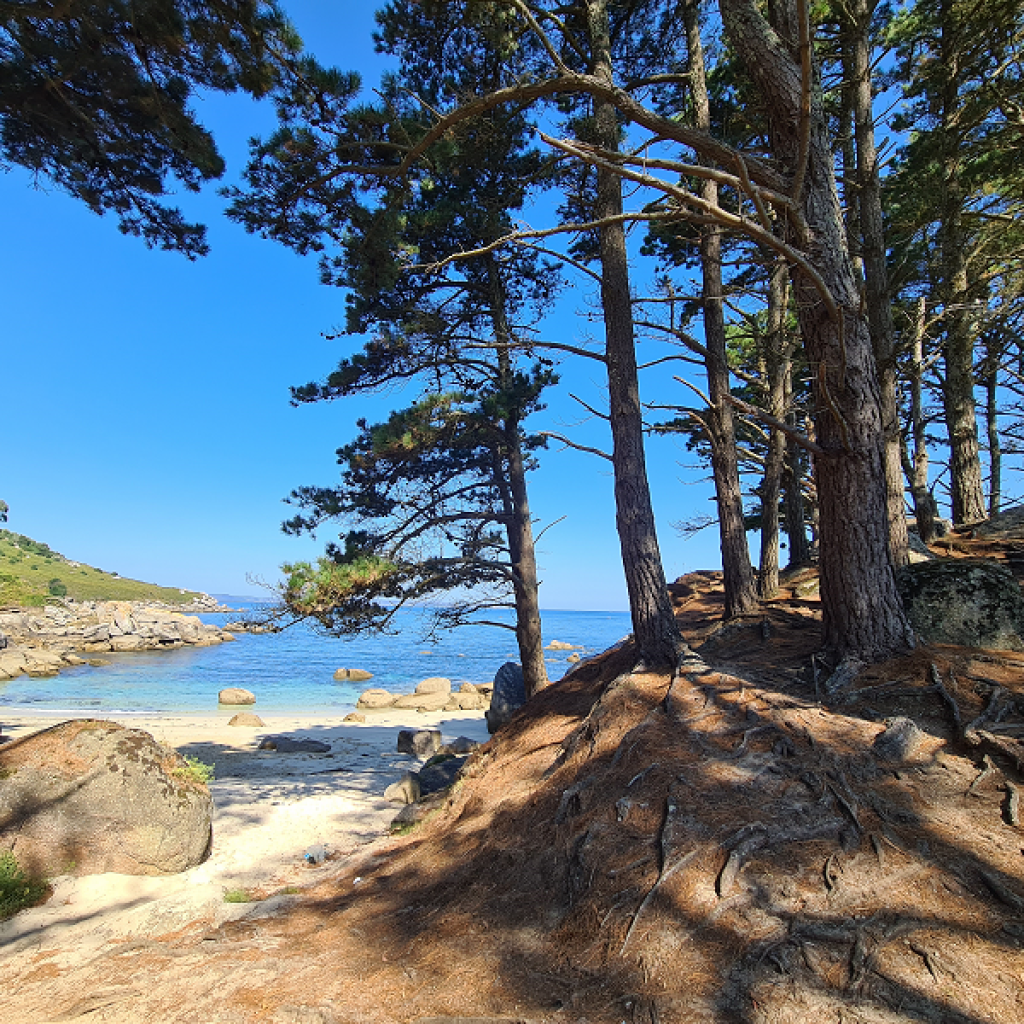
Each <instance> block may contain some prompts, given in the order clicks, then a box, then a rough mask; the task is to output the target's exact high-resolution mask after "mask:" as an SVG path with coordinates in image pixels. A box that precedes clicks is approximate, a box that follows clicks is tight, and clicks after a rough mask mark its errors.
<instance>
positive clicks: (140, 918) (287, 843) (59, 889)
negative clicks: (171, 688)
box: [0, 709, 489, 966]
mask: <svg viewBox="0 0 1024 1024" xmlns="http://www.w3.org/2000/svg"><path fill="white" fill-rule="evenodd" d="M236 710H237V709H236ZM261 717H262V718H263V719H264V722H265V726H264V727H262V728H252V727H240V726H229V725H228V724H227V718H226V717H221V716H220V715H218V714H216V713H211V712H208V711H207V712H192V713H187V712H185V713H180V714H178V713H171V714H135V713H129V714H125V715H117V714H110V715H104V714H102V713H101V714H92V715H90V714H77V715H71V716H68V715H60V714H59V713H45V714H39V713H36V714H23V715H11V716H5V717H3V719H2V724H3V726H4V730H3V731H4V735H5V737H9V739H10V740H16V739H18V738H20V737H23V736H27V735H29V734H31V733H34V732H37V731H38V730H40V729H46V728H49V727H50V726H53V725H56V724H58V723H59V722H62V721H68V720H70V719H72V718H102V719H104V720H108V721H114V722H120V724H122V725H125V726H126V727H128V728H132V729H143V730H145V731H146V732H148V733H150V734H151V735H152V736H153V737H154V738H155V739H156V740H158V741H159V742H161V743H165V744H166V745H168V746H171V747H173V748H174V749H176V750H178V751H179V752H180V753H182V754H186V755H188V756H191V757H197V758H198V759H199V760H201V761H203V762H204V763H207V764H209V763H213V764H214V765H215V776H214V779H213V781H212V782H210V783H209V788H210V793H211V795H212V797H213V803H214V812H213V836H214V838H213V848H212V851H211V854H210V856H209V858H208V859H207V860H206V861H204V862H203V863H202V864H200V865H198V866H197V867H194V868H190V869H189V870H187V871H184V872H181V873H179V874H176V875H161V876H141V875H121V874H113V873H107V874H100V875H85V876H81V877H78V876H73V875H62V876H58V877H56V878H53V879H50V880H49V881H50V884H51V885H52V887H53V893H52V895H51V897H50V898H49V900H48V901H47V902H46V903H44V904H42V905H41V906H38V907H33V908H30V909H28V910H24V911H22V912H20V913H19V914H16V915H15V916H14V917H12V918H10V919H8V920H6V921H2V922H0V950H2V955H3V957H4V958H8V957H15V956H18V955H37V954H38V953H39V951H41V950H44V949H45V950H55V951H56V954H55V956H56V962H60V963H61V964H62V965H64V966H71V965H73V964H76V963H81V962H82V961H83V960H84V959H88V958H89V957H90V956H93V955H95V952H96V950H97V949H98V948H99V947H100V946H102V945H104V944H106V943H109V942H112V941H113V942H119V941H124V940H126V939H144V938H147V937H152V936H155V935H159V934H163V933H165V932H167V931H170V930H173V929H176V928H185V927H190V926H194V925H198V926H200V927H202V928H209V927H217V926H219V925H220V924H223V923H224V922H226V921H229V920H239V919H241V918H246V917H254V916H255V917H261V916H266V915H268V914H272V913H274V912H275V911H277V910H279V909H281V908H282V907H284V906H286V905H287V904H288V902H289V901H290V900H293V899H295V898H297V897H299V895H300V893H301V890H302V889H303V888H305V887H308V886H310V885H313V884H316V883H317V882H319V881H320V880H321V879H322V878H323V877H324V876H325V875H326V874H328V873H330V872H332V871H335V870H337V869H338V866H339V862H340V861H347V860H348V859H349V858H350V857H352V856H355V855H359V854H360V851H362V850H363V849H364V848H367V847H369V846H370V844H372V843H374V842H376V841H378V840H380V839H386V838H387V835H388V828H389V826H390V824H391V822H392V820H393V819H394V817H395V815H397V814H398V812H399V811H400V810H401V806H402V805H400V804H394V803H388V802H387V801H385V800H384V790H385V789H386V787H387V786H388V785H389V784H390V783H392V782H395V781H397V780H398V779H399V778H401V776H402V774H403V773H404V772H406V771H409V770H415V769H416V768H418V767H420V766H421V764H422V762H421V761H418V760H417V759H415V758H413V757H411V756H408V755H405V754H399V753H398V752H397V750H396V744H397V737H398V732H399V730H400V729H415V728H439V729H440V730H441V735H442V740H443V742H451V741H452V740H454V739H456V738H457V737H459V736H466V737H468V738H470V739H474V740H476V741H478V742H481V743H483V742H486V741H487V740H488V739H489V736H488V734H487V728H486V723H485V721H484V717H483V715H482V713H480V712H473V711H452V712H444V711H439V712H427V713H422V712H417V711H401V710H392V711H385V712H370V713H368V714H367V716H366V719H367V720H366V721H365V722H343V721H342V720H341V718H342V716H340V715H317V714H315V713H312V714H311V713H303V714H295V715H288V714H275V713H270V712H267V713H266V714H265V715H261ZM270 735H288V736H292V737H295V738H298V737H309V738H311V739H319V740H323V741H325V742H329V743H330V744H331V751H330V752H329V753H324V754H309V753H296V754H291V753H279V752H277V751H270V750H258V749H257V747H258V745H259V742H260V740H261V739H262V738H263V737H265V736H270ZM5 745H6V744H5ZM318 844H323V846H324V847H325V848H326V853H327V858H326V860H324V861H323V862H322V863H319V864H316V865H312V866H311V865H310V864H308V863H307V862H306V860H305V859H304V854H305V853H306V852H307V851H308V850H309V849H311V848H314V847H316V846H317V845H318ZM239 893H244V894H245V901H244V902H231V901H229V900H228V896H229V894H239Z"/></svg>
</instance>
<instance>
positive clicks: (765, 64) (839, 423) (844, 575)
mask: <svg viewBox="0 0 1024 1024" xmlns="http://www.w3.org/2000/svg"><path fill="white" fill-rule="evenodd" d="M719 7H720V10H721V13H722V19H723V22H724V24H725V28H726V32H727V35H728V38H729V41H730V42H731V44H732V45H733V46H734V47H735V49H736V51H737V53H738V54H739V56H740V58H741V60H742V61H743V63H744V65H745V67H746V69H747V72H748V74H750V75H751V77H752V79H753V80H754V83H755V85H756V86H757V87H758V90H759V92H760V95H761V99H762V102H763V103H764V104H765V108H766V110H767V112H768V123H769V138H770V141H771V145H772V150H773V152H774V154H775V157H776V159H777V160H779V161H780V162H781V163H783V164H784V165H786V166H788V167H789V168H791V169H792V170H793V172H794V177H795V178H796V177H797V176H799V175H800V174H801V173H802V172H805V173H804V177H803V185H802V189H801V194H800V203H801V209H802V212H803V215H804V218H805V220H806V223H807V232H806V237H794V238H793V239H792V241H793V242H794V243H795V244H798V245H799V246H800V247H801V248H802V249H803V251H804V252H805V253H806V254H807V257H808V259H809V262H810V264H811V265H812V266H814V267H815V268H816V269H817V271H818V273H819V274H820V276H821V280H822V281H823V282H824V285H825V287H826V288H827V289H828V291H829V293H830V294H831V297H832V299H833V300H834V302H835V306H836V308H837V311H838V315H834V314H833V313H832V312H830V310H829V308H828V305H827V304H826V302H825V301H824V300H823V295H822V293H821V292H820V291H819V289H818V288H817V287H816V285H815V283H814V282H813V281H812V279H811V278H810V277H809V276H808V275H807V274H806V273H804V272H803V271H802V270H801V269H800V268H799V267H794V270H793V274H792V278H793V291H794V297H795V300H796V306H797V312H798V319H799V323H800V331H801V336H802V338H803V342H804V347H805V349H806V352H807V358H808V361H809V362H810V364H811V366H813V367H815V368H816V369H817V372H816V374H815V403H816V411H815V434H816V440H817V444H818V445H819V446H820V447H821V448H822V449H824V451H825V453H826V454H825V455H824V456H817V457H816V458H815V478H816V484H817V491H818V502H819V510H820V534H819V548H820V555H819V566H820V572H821V602H822V619H823V633H824V640H825V646H826V649H827V651H828V652H829V653H830V655H831V656H832V657H833V658H835V659H837V660H838V659H843V658H847V657H852V658H856V659H860V660H863V661H874V660H878V659H880V658H884V657H887V656H890V655H892V654H895V653H897V652H901V651H905V650H907V649H908V648H910V647H912V646H913V643H914V638H913V632H912V630H911V628H910V624H909V623H908V621H907V618H906V614H905V612H904V610H903V605H902V603H901V601H900V598H899V594H898V593H897V590H896V579H895V575H894V573H893V567H892V564H891V562H890V559H889V518H888V506H887V490H886V474H885V459H884V424H883V421H882V403H881V396H880V394H879V388H878V378H877V375H876V372H875V361H874V352H873V349H872V345H871V336H870V333H869V330H868V324H867V321H866V320H865V318H864V316H863V314H862V313H861V303H860V294H859V290H858V288H857V284H856V280H855V277H854V274H853V268H852V266H851V263H850V256H849V252H848V251H847V248H846V240H845V238H844V235H843V222H842V213H841V209H840V205H839V197H838V193H837V191H836V184H835V174H834V170H833V162H832V161H833V157H832V151H831V146H830V140H829V137H828V132H827V124H826V119H825V114H824V112H823V110H822V107H821V102H820V98H819V97H818V96H817V95H816V94H815V95H813V96H812V103H811V108H810V116H809V120H808V122H807V125H806V127H807V129H808V131H807V135H806V140H807V153H806V155H807V160H806V167H805V168H801V167H800V166H799V165H800V152H801V137H802V132H801V124H802V118H801V109H802V104H801V100H802V95H803V90H802V84H801V83H802V76H801V69H800V63H799V53H798V52H790V51H789V50H788V49H787V44H786V43H785V42H784V41H783V39H782V38H781V36H780V34H777V33H776V31H775V30H773V28H772V27H771V26H769V24H768V23H767V22H766V21H765V19H764V18H763V17H762V15H761V13H760V10H759V7H758V4H757V3H756V0H720V3H719ZM769 9H770V10H772V11H773V14H774V15H775V16H777V17H779V18H780V19H781V20H780V22H779V26H780V28H782V27H783V26H786V27H787V28H788V31H786V32H785V33H784V34H785V35H786V37H787V38H789V39H791V40H798V39H799V37H800V33H799V30H798V29H799V26H798V23H797V20H796V16H795V5H794V4H791V3H787V2H785V0H779V2H778V3H776V4H774V5H772V6H771V7H770V8H769ZM794 28H796V29H797V31H793V29H794Z"/></svg>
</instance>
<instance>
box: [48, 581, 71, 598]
mask: <svg viewBox="0 0 1024 1024" xmlns="http://www.w3.org/2000/svg"><path fill="white" fill-rule="evenodd" d="M49 591H50V593H51V594H53V596H54V597H64V595H65V594H67V592H68V588H67V586H66V585H65V584H63V583H61V581H60V578H59V577H57V576H54V578H53V579H52V580H50V583H49Z"/></svg>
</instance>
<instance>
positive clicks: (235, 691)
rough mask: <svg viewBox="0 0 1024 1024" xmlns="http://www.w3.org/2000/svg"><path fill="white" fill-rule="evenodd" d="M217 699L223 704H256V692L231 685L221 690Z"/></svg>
mask: <svg viewBox="0 0 1024 1024" xmlns="http://www.w3.org/2000/svg"><path fill="white" fill-rule="evenodd" d="M217 700H218V701H219V702H220V703H221V704H255V703H256V694H254V693H251V692H250V691H249V690H243V689H242V687H240V686H229V687H228V688H227V689H226V690H221V691H220V693H219V694H218V695H217Z"/></svg>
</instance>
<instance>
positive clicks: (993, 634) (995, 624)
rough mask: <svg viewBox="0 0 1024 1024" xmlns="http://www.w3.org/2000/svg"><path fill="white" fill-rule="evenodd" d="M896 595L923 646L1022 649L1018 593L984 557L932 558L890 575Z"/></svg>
mask: <svg viewBox="0 0 1024 1024" xmlns="http://www.w3.org/2000/svg"><path fill="white" fill-rule="evenodd" d="M896 583H897V586H898V587H899V591H900V597H901V598H902V599H903V605H904V607H905V608H906V609H907V616H908V618H909V619H910V623H911V625H912V626H913V627H914V630H915V631H916V632H917V634H918V635H919V636H920V637H922V639H924V640H925V641H926V642H928V643H945V644H960V645H962V646H964V647H982V648H995V649H998V650H1008V651H1024V595H1022V594H1021V589H1020V584H1019V583H1018V582H1017V581H1016V579H1014V576H1013V573H1011V572H1010V570H1009V569H1007V568H1006V567H1005V566H1002V565H999V564H998V563H997V562H993V561H990V560H988V559H976V558H956V559H937V560H935V561H931V562H920V563H918V564H916V565H908V566H905V567H904V568H902V569H900V570H899V571H898V572H897V573H896Z"/></svg>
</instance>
